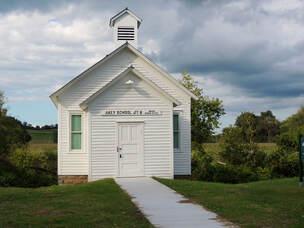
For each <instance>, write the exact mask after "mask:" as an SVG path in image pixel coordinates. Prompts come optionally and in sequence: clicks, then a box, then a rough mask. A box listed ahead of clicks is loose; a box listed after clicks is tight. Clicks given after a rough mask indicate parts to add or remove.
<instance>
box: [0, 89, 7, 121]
mask: <svg viewBox="0 0 304 228" xmlns="http://www.w3.org/2000/svg"><path fill="white" fill-rule="evenodd" d="M4 105H5V97H4V94H3V92H2V91H0V117H1V116H5V115H6V112H7V110H6V109H5V108H4Z"/></svg>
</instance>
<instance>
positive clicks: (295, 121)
mask: <svg viewBox="0 0 304 228" xmlns="http://www.w3.org/2000/svg"><path fill="white" fill-rule="evenodd" d="M301 127H304V106H303V107H301V108H300V109H299V110H298V111H297V113H295V114H293V115H291V116H290V117H288V118H287V119H286V120H284V121H283V122H282V124H281V129H280V130H281V133H286V132H289V131H295V130H297V129H299V128H301Z"/></svg>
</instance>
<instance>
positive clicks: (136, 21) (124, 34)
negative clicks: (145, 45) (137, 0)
mask: <svg viewBox="0 0 304 228" xmlns="http://www.w3.org/2000/svg"><path fill="white" fill-rule="evenodd" d="M141 22H142V19H140V18H139V17H137V16H136V15H135V14H134V13H133V12H132V11H131V10H129V9H128V8H125V9H123V10H122V11H120V12H119V13H117V14H116V15H115V16H113V17H112V18H111V19H110V27H112V28H113V37H114V42H115V43H116V44H117V46H120V45H121V44H123V43H125V42H129V43H130V44H132V45H133V46H134V47H135V48H137V44H138V29H139V26H140V24H141Z"/></svg>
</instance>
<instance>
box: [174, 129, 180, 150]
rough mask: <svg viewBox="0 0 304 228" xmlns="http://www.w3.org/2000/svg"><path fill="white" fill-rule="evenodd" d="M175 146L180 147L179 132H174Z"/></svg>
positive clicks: (175, 147)
mask: <svg viewBox="0 0 304 228" xmlns="http://www.w3.org/2000/svg"><path fill="white" fill-rule="evenodd" d="M173 146H174V149H178V148H179V133H178V132H174V135H173Z"/></svg>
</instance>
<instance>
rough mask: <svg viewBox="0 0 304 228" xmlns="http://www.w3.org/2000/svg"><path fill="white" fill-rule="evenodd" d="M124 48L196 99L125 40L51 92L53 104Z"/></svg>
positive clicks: (195, 97) (194, 97)
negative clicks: (68, 89)
mask: <svg viewBox="0 0 304 228" xmlns="http://www.w3.org/2000/svg"><path fill="white" fill-rule="evenodd" d="M125 48H128V49H129V50H131V51H132V52H133V53H134V54H136V55H137V56H139V57H141V58H142V59H143V60H145V62H147V63H148V64H149V65H150V66H151V67H153V68H154V69H156V70H157V71H158V72H159V73H161V74H162V75H164V76H165V77H166V78H167V79H168V80H170V81H171V82H172V83H173V84H175V85H176V86H177V87H178V88H180V89H181V90H182V91H184V92H185V93H186V94H188V95H189V96H190V97H192V98H193V99H195V100H197V96H195V95H194V94H193V93H191V92H190V91H189V90H188V89H186V88H185V87H184V86H183V85H182V84H180V83H179V82H178V81H177V80H176V79H175V78H174V77H172V76H171V75H170V74H169V73H168V72H166V71H165V70H163V69H162V68H161V67H159V66H158V65H156V64H155V63H153V62H152V61H151V60H150V59H148V58H147V57H146V56H145V55H144V54H143V53H141V52H140V51H138V50H137V49H136V48H135V47H133V46H132V45H131V44H130V43H128V42H125V43H124V44H122V45H121V46H119V47H118V48H117V49H115V50H114V51H112V52H111V53H110V54H108V55H106V56H105V57H104V58H103V59H101V60H99V61H98V62H97V63H95V64H94V65H92V66H91V67H89V68H88V69H86V70H85V71H83V72H82V73H80V74H79V75H78V76H77V77H75V78H73V79H72V80H71V81H69V82H68V83H67V84H65V85H64V86H62V87H61V88H59V89H58V90H57V91H55V92H54V93H52V94H51V95H50V98H51V100H52V101H53V103H54V104H55V106H57V103H58V98H57V97H58V96H59V95H60V94H61V93H63V92H64V91H65V90H66V89H67V88H69V87H70V86H72V85H73V84H74V83H75V82H77V81H79V80H81V79H82V78H83V77H84V76H85V75H86V74H87V73H89V72H91V71H93V70H94V69H96V68H97V67H99V66H100V65H102V64H103V63H104V62H106V61H107V60H109V59H111V58H112V57H113V56H115V55H116V54H118V53H119V52H120V51H122V50H123V49H125Z"/></svg>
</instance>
